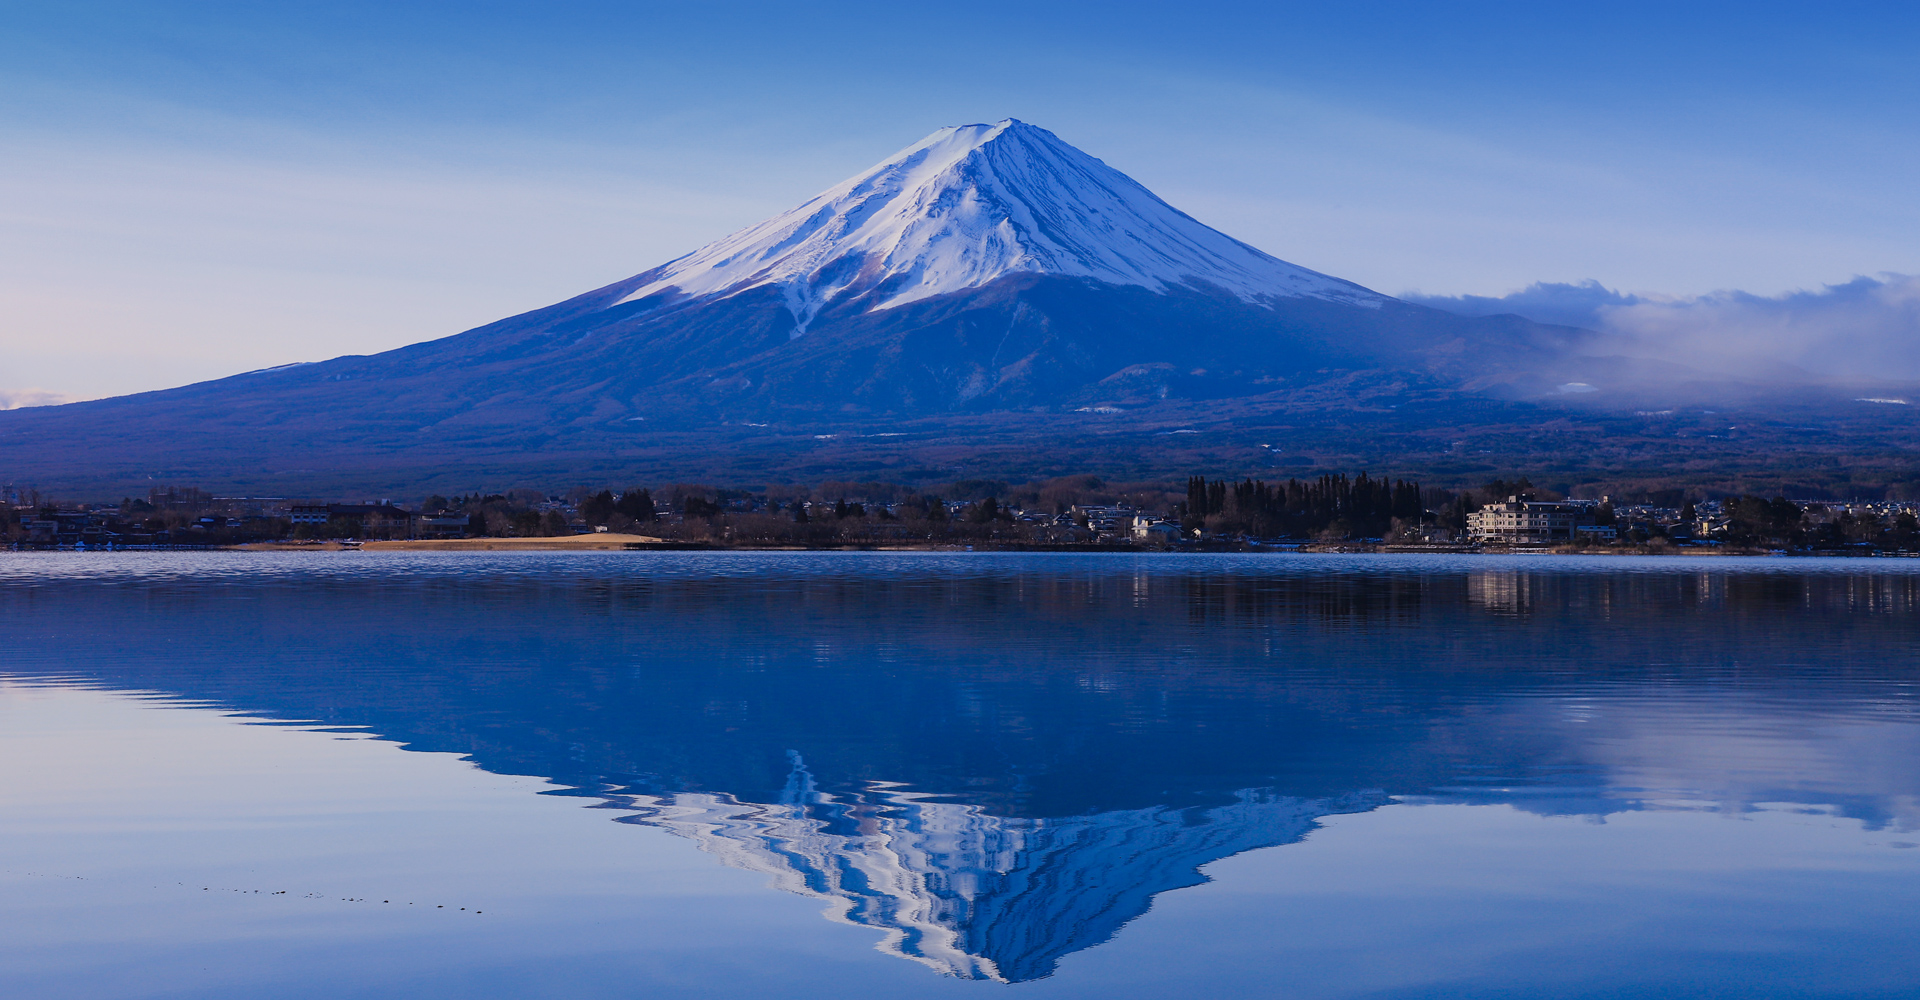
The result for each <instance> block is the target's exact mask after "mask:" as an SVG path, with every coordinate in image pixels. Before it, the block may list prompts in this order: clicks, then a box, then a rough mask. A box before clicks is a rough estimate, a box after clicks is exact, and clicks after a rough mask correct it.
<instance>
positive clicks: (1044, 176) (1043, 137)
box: [622, 118, 1384, 336]
mask: <svg viewBox="0 0 1920 1000" xmlns="http://www.w3.org/2000/svg"><path fill="white" fill-rule="evenodd" d="M1021 273H1032V274H1050V275H1061V276H1069V277H1081V278H1091V279H1094V280H1096V281H1102V282H1106V283H1108V284H1114V285H1137V286H1144V287H1147V288H1150V289H1153V290H1154V291H1157V292H1165V291H1167V290H1169V289H1170V288H1173V287H1205V286H1212V287H1215V288H1218V289H1223V290H1225V291H1227V292H1230V293H1232V294H1234V295H1236V296H1238V297H1240V298H1241V299H1243V300H1246V301H1248V302H1254V303H1260V302H1263V301H1270V300H1272V299H1275V298H1292V297H1301V296H1306V297H1313V298H1324V299H1333V300H1337V301H1342V302H1347V303H1350V304H1355V305H1367V306H1375V305H1378V304H1379V303H1380V302H1381V301H1383V300H1384V296H1381V295H1379V294H1377V293H1375V292H1372V291H1369V290H1367V289H1365V288H1362V287H1360V286H1358V285H1355V284H1352V283H1350V282H1346V281H1341V280H1339V279H1337V278H1331V277H1328V276H1326V275H1323V274H1319V273H1317V272H1314V271H1309V270H1307V269H1306V268H1303V267H1298V266H1296V265H1293V264H1289V263H1287V262H1285V261H1282V260H1279V259H1277V258H1274V257H1271V256H1269V255H1267V254H1265V253H1262V252H1260V251H1259V250H1256V249H1254V248H1253V247H1250V246H1248V245H1247V244H1245V243H1242V242H1240V241H1239V240H1236V239H1233V238H1232V237H1230V236H1227V235H1226V234H1224V233H1221V232H1219V231H1218V230H1215V229H1212V228H1210V227H1208V226H1206V225H1203V224H1202V223H1200V222H1198V221H1197V220H1195V219H1193V218H1192V217H1191V216H1188V215H1187V214H1185V213H1184V212H1181V211H1179V210H1178V209H1176V208H1174V207H1173V206H1171V205H1169V204H1167V203H1166V202H1164V201H1162V200H1160V199H1159V198H1158V197H1156V196H1155V195H1154V194H1153V192H1151V191H1148V190H1147V189H1146V188H1145V187H1143V186H1141V185H1140V184H1139V182H1137V181H1135V180H1133V178H1131V177H1128V176H1127V175H1126V174H1123V173H1121V172H1120V171H1118V170H1115V169H1113V168H1112V167H1110V166H1108V165H1107V164H1105V163H1104V162H1102V161H1100V160H1098V159H1096V158H1094V157H1092V156H1089V155H1087V154H1086V153H1083V152H1081V151H1080V150H1079V149H1076V148H1075V147H1073V146H1072V145H1070V144H1068V143H1066V142H1064V141H1062V140H1061V139H1060V138H1059V137H1058V136H1056V135H1054V134H1053V133H1052V132H1049V131H1047V130H1046V129H1043V128H1039V127H1038V126H1034V125H1029V124H1027V123H1026V122H1022V121H1020V120H1018V119H1015V118H1005V119H1002V120H1000V121H997V122H993V123H991V124H973V125H954V126H948V127H946V128H942V129H940V130H938V131H936V132H934V133H933V134H931V135H929V136H927V137H926V138H924V139H921V140H920V141H919V142H916V143H914V144H913V145H911V146H908V147H907V148H905V149H903V150H901V151H900V152H898V153H895V154H894V155H892V156H890V157H888V158H887V159H885V160H883V161H881V162H880V163H878V164H876V165H874V166H873V167H871V168H869V169H867V170H865V171H863V172H861V173H860V174H858V175H856V176H854V177H852V178H850V179H848V180H846V181H843V182H841V183H840V184H838V185H835V186H834V187H832V188H829V189H828V190H826V191H824V192H821V193H820V194H819V195H817V196H815V197H814V198H813V199H811V200H809V201H807V202H806V203H805V204H803V205H801V206H799V207H798V208H795V209H793V210H792V211H789V212H785V213H782V214H780V215H777V216H774V217H773V218H771V219H768V220H767V221H765V222H762V223H760V224H759V225H756V226H751V227H748V228H746V229H743V230H741V231H739V232H737V233H734V234H733V235H731V236H728V237H726V238H724V239H722V240H719V241H717V242H715V243H711V244H709V245H707V246H706V247H703V248H701V249H699V250H697V251H695V252H693V253H691V254H688V255H687V256H685V257H682V258H680V259H679V260H676V261H673V262H671V263H668V264H666V265H664V266H663V267H660V268H658V269H656V270H655V271H653V272H651V273H650V274H649V275H647V277H648V278H650V279H651V280H649V281H646V282H645V283H643V284H642V285H641V286H640V287H639V288H637V289H635V290H634V291H633V292H631V293H630V294H629V295H627V296H626V297H625V298H624V299H622V301H635V300H639V299H644V298H649V297H652V296H656V295H661V294H675V295H680V296H688V297H724V296H728V295H732V294H734V293H736V292H741V291H745V290H747V289H749V288H757V287H760V286H763V285H773V286H776V287H778V288H779V289H780V290H781V291H782V292H783V293H784V296H785V298H786V301H787V306H788V308H789V309H790V310H791V311H792V312H793V316H794V319H795V320H796V322H797V326H796V331H795V334H794V335H795V336H798V335H799V334H800V332H803V331H804V330H805V329H806V327H807V325H808V324H809V323H811V322H812V320H813V318H814V316H816V315H817V314H818V313H819V312H820V310H821V309H822V308H824V307H825V306H826V305H827V304H828V303H830V302H838V301H847V300H850V299H853V298H860V299H865V300H870V301H867V303H866V305H867V308H868V309H887V308H891V307H893V306H897V305H904V304H906V303H909V302H915V301H919V300H921V299H926V298H931V297H933V296H936V295H944V294H948V293H951V292H958V291H963V290H966V289H969V288H978V287H980V286H983V285H986V284H989V283H991V282H993V281H996V280H998V279H1000V278H1004V277H1007V276H1009V275H1013V274H1021Z"/></svg>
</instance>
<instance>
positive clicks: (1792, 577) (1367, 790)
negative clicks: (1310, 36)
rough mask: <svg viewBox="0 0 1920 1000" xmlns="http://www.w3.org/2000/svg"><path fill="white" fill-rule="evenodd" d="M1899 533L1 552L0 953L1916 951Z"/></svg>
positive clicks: (385, 972)
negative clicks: (1694, 543)
mask: <svg viewBox="0 0 1920 1000" xmlns="http://www.w3.org/2000/svg"><path fill="white" fill-rule="evenodd" d="M1915 562H1920V561H1915ZM1915 562H1907V561H1896V560H1884V561H1882V560H1852V561H1816V560H1705V559H1678V558H1669V559H1664V560H1647V561H1634V560H1624V559H1587V560H1582V559H1553V558H1524V557H1523V558H1514V559H1494V558H1436V557H1405V558H1400V557H1323V556H1270V555H1268V556H1220V557H1208V556H1172V557H1156V556H1130V555H1111V556H1071V555H985V554H978V555H954V556H943V555H932V554H905V555H886V554H851V553H849V554H765V555H748V554H730V553H685V554H674V553H586V554H548V553H524V554H498V555H496V554H418V553H407V554H388V555H376V554H368V553H341V554H332V553H307V554H288V555H264V554H241V553H232V554H227V553H213V554H193V555H166V554H151V555H149V554H117V555H76V554H23V555H0V628H4V630H5V631H4V635H5V644H4V652H0V762H4V765H5V766H4V768H3V769H0V927H4V928H6V934H5V935H0V982H4V983H7V984H10V985H9V986H8V987H7V988H6V990H5V992H6V993H7V994H8V995H11V996H22V997H28V996H32V997H54V996H58V997H116V998H118V997H176V996H178V997H215V996H258V997H268V996H270V997H329V998H332V997H362V996H364V997H391V996H408V997H534V996H552V997H614V996H621V997H624V996H701V997H733V996H743V997H744V996H756V997H757V996H770V995H777V996H783V997H811V996H820V997H827V996H832V997H845V996H849V995H853V996H901V997H917V996H933V995H943V996H944V995H954V996H959V995H983V994H982V991H995V992H993V995H995V996H998V995H1000V994H999V993H998V992H997V991H998V990H1002V989H1006V988H1009V987H1005V986H1000V985H996V984H995V983H994V982H993V981H995V980H998V981H1001V982H1006V983H1013V984H1018V985H1016V986H1013V987H1011V988H1013V989H1017V990H1019V991H1020V993H1021V994H1023V995H1029V994H1030V995H1032V996H1035V997H1042V996H1056V995H1057V996H1073V997H1079V996H1101V997H1131V996H1139V997H1165V996H1209V995H1211V996H1275V997H1362V996H1364V997H1439V996H1445V997H1465V996H1473V997H1481V996H1484V997H1509V996H1514V997H1518V996H1556V997H1559V996H1569V997H1570V996H1583V997H1584V996H1592V997H1627V996H1636V997H1637V996H1726V997H1749V996H1781V997H1785V996H1838V997H1869V996H1874V997H1878V996H1888V997H1895V996H1898V997H1907V996H1920V850H1916V849H1915V847H1916V844H1920V711H1916V707H1917V706H1916V701H1915V698H1916V689H1915V683H1916V681H1917V680H1920V669H1917V667H1920V660H1917V659H1916V648H1917V647H1916V639H1920V614H1917V612H1920V565H1915ZM823 916H824V919H823Z"/></svg>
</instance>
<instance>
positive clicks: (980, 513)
mask: <svg viewBox="0 0 1920 1000" xmlns="http://www.w3.org/2000/svg"><path fill="white" fill-rule="evenodd" d="M8 500H9V501H10V502H9V503H7V504H5V505H4V506H3V507H0V541H3V542H4V544H5V545H6V546H7V547H10V548H13V549H18V550H112V549H181V548H187V549H207V548H227V547H234V546H259V545H269V546H287V545H292V546H313V545H320V546H329V547H340V546H359V545H362V544H372V545H375V546H376V547H378V546H401V547H412V548H432V547H454V548H462V547H465V548H474V547H481V548H491V547H498V545H495V544H493V543H499V545H507V546H508V547H535V548H539V547H558V548H609V549H612V548H660V547H667V548H690V547H691V548H735V547H742V548H756V547H757V548H823V549H835V548H952V547H971V548H1008V549H1021V548H1034V549H1066V550H1071V549H1108V550H1112V549H1124V550H1173V551H1181V550H1190V551H1223V550H1262V549H1301V548H1313V547H1332V548H1337V549H1341V550H1347V551H1352V550H1367V549H1384V550H1402V551H1404V550H1414V551H1417V550H1423V549H1424V550H1446V551H1479V550H1490V551H1504V550H1511V549H1516V548H1522V549H1547V550H1555V551H1569V552H1572V551H1590V552H1621V553H1629V552H1631V553H1666V552H1719V553H1762V552H1794V553H1806V554H1815V553H1818V554H1830V555H1831V554H1854V555H1876V554H1904V553H1913V552H1920V520H1917V519H1916V518H1917V517H1920V502H1915V501H1897V500H1896V501H1889V500H1873V501H1868V500H1854V501H1833V500H1807V499H1801V500H1794V499H1790V498H1787V497H1784V496H1773V497H1767V496H1760V495H1753V494H1737V495H1732V496H1714V495H1712V494H1710V493H1707V492H1706V491H1700V490H1683V489H1661V490H1641V491H1636V492H1633V493H1623V494H1620V495H1617V496H1616V495H1606V496H1600V497H1567V496H1564V495H1562V494H1561V493H1559V492H1557V491H1555V490H1552V489H1548V488H1545V487H1540V486H1536V485H1534V484H1533V482H1532V481H1530V480H1529V479H1528V478H1526V477H1524V476H1519V477H1514V478H1511V479H1508V478H1493V479H1489V480H1487V481H1486V482H1484V483H1481V484H1480V485H1478V486H1475V487H1470V488H1461V489H1449V488H1443V487H1432V486H1426V485H1423V484H1421V483H1419V482H1416V481H1413V480H1410V479H1404V478H1386V477H1375V476H1373V475H1371V474H1370V473H1367V472H1364V471H1363V472H1358V473H1355V474H1352V475H1348V474H1345V473H1327V474H1324V475H1320V476H1317V477H1314V478H1312V479H1300V478H1290V479H1284V480H1275V481H1267V480H1262V479H1240V480H1227V479H1212V478H1209V477H1206V476H1198V475H1196V476H1189V477H1188V478H1187V479H1186V481H1185V483H1184V484H1180V483H1177V482H1153V481H1147V482H1130V483H1116V482H1109V481H1107V480H1104V479H1102V478H1100V477H1099V476H1095V475H1077V476H1061V477H1056V478H1052V479H1044V480H1038V481H1033V482H1026V483H1009V482H1007V481H1005V480H998V479H961V480H954V481H952V482H948V483H945V484H943V485H941V486H940V487H938V488H935V489H914V488H912V487H909V486H905V485H901V484H897V483H888V482H879V481H865V482H858V481H839V480H831V481H827V482H823V483H819V484H817V485H813V486H807V485H801V484H788V485H772V486H768V485H761V486H740V487H716V486H711V485H706V484H698V483H670V484H662V485H655V486H646V485H639V484H632V485H628V486H624V487H612V486H600V487H586V486H576V487H571V488H568V489H566V490H565V491H555V492H549V491H546V490H540V489H532V488H526V487H519V488H514V489H508V490H501V491H498V492H488V491H480V490H475V491H471V492H468V493H463V494H455V495H452V496H443V495H439V494H435V495H432V496H428V497H423V498H419V499H416V500H394V499H390V498H383V499H378V500H358V501H352V502H348V501H342V500H335V499H325V498H301V499H290V498H276V497H220V496H214V495H212V494H211V493H209V492H207V491H205V490H200V489H195V488H191V487H173V486H168V487H156V488H154V489H152V490H150V491H149V492H148V495H147V496H146V497H144V498H134V497H126V498H123V499H121V500H120V501H119V502H118V503H105V504H101V503H67V502H62V501H60V500H58V499H56V498H52V497H47V496H44V495H41V494H38V493H35V492H32V491H26V492H24V493H23V492H20V491H10V492H9V494H8Z"/></svg>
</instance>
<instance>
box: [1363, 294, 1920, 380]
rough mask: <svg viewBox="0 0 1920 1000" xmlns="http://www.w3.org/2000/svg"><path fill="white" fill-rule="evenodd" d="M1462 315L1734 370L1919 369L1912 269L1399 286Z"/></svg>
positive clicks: (1412, 297) (1918, 313) (1863, 374)
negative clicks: (1755, 278)
mask: <svg viewBox="0 0 1920 1000" xmlns="http://www.w3.org/2000/svg"><path fill="white" fill-rule="evenodd" d="M1401 298H1403V299H1405V300H1407V301H1409V302H1417V303H1419V304H1421V305H1426V306H1432V307H1434V308H1436V309H1445V310H1447V311H1449V312H1456V313H1461V314H1463V315H1468V316H1492V315H1498V314H1502V313H1515V314H1518V315H1521V316H1525V317H1527V318H1528V319H1532V320H1536V321H1539V322H1542V323H1559V324H1563V325H1566V326H1579V327H1585V328H1587V329H1589V330H1598V331H1600V332H1602V333H1609V334H1614V335H1617V336H1619V337H1622V338H1624V339H1625V340H1626V341H1627V342H1628V349H1629V350H1630V351H1631V352H1632V353H1637V354H1643V355H1645V356H1647V357H1654V358H1660V359H1663V360H1668V361H1674V362H1678V363H1681V364H1685V365H1689V366H1692V367H1695V368H1700V369H1704V370H1708V371H1713V372H1718V373H1722V374H1727V375H1737V376H1741V377H1747V378H1752V377H1761V378H1790V377H1793V376H1795V375H1801V376H1805V375H1812V376H1824V377H1832V378H1849V379H1853V378H1858V379H1890V380H1912V379H1920V276H1915V275H1905V274H1883V275H1881V276H1879V277H1878V278H1855V279H1853V280H1852V281H1849V282H1847V283H1845V284H1841V285H1828V286H1826V287H1825V288H1823V289H1821V290H1819V291H1808V292H1789V293H1787V294H1785V295H1778V296H1763V295H1752V294H1749V293H1747V292H1741V291H1724V292H1713V293H1711V294H1708V295H1701V296H1696V297H1692V298H1683V297H1677V296H1656V295H1633V294H1627V293H1622V292H1617V291H1614V290H1612V289H1609V288H1606V287H1605V286H1603V285H1601V284H1600V283H1599V282H1597V281H1585V282H1581V283H1579V284H1549V283H1545V282H1542V283H1539V284H1534V285H1530V286H1528V287H1527V288H1524V289H1522V290H1520V291H1518V292H1515V293H1513V294H1511V295H1506V296H1502V297H1499V298H1492V297H1488V296H1482V295H1459V296H1438V295H1419V294H1409V295H1403V296H1401Z"/></svg>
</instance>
